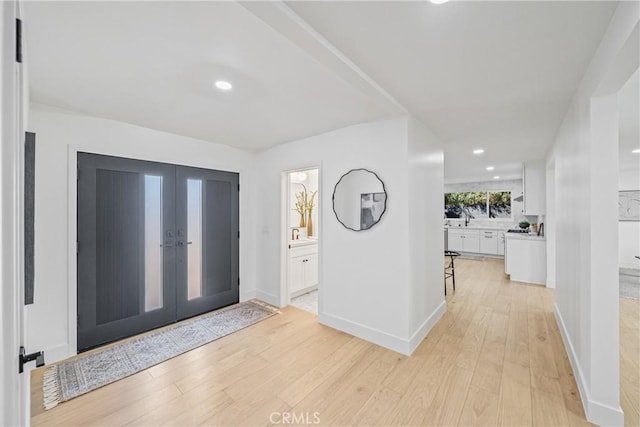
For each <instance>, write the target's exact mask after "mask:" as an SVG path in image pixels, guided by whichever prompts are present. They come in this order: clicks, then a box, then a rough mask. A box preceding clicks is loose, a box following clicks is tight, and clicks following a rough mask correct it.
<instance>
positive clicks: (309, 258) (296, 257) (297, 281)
mask: <svg viewBox="0 0 640 427" xmlns="http://www.w3.org/2000/svg"><path fill="white" fill-rule="evenodd" d="M317 287H318V240H317V239H313V238H307V239H299V240H292V241H291V242H290V243H289V296H290V297H291V298H295V297H297V296H298V295H302V294H305V293H307V292H310V291H312V290H314V289H316V288H317Z"/></svg>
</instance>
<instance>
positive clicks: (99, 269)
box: [78, 153, 239, 351]
mask: <svg viewBox="0 0 640 427" xmlns="http://www.w3.org/2000/svg"><path fill="white" fill-rule="evenodd" d="M78 177H79V179H78V350H79V351H83V350H87V349H90V348H92V347H95V346H97V345H101V344H104V343H107V342H110V341H114V340H117V339H120V338H123V337H127V336H131V335H135V334H137V333H140V332H143V331H147V330H149V329H153V328H156V327H159V326H163V325H166V324H168V323H171V322H175V321H177V320H181V319H184V318H187V317H190V316H194V315H197V314H201V313H205V312H207V311H211V310H214V309H216V308H220V307H224V306H227V305H230V304H234V303H237V302H238V301H239V280H238V277H239V260H238V255H239V253H238V248H239V245H238V238H239V235H238V226H239V218H238V199H239V197H238V181H239V177H238V174H235V173H230V172H221V171H210V170H205V169H197V168H188V167H182V166H175V165H169V164H163V163H154V162H145V161H139V160H131V159H123V158H118V157H109V156H100V155H94V154H85V153H78Z"/></svg>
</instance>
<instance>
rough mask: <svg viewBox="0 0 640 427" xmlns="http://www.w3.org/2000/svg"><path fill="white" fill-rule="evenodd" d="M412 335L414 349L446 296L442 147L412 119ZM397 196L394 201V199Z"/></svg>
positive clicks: (442, 309)
mask: <svg viewBox="0 0 640 427" xmlns="http://www.w3.org/2000/svg"><path fill="white" fill-rule="evenodd" d="M408 154H409V217H408V224H409V235H408V239H409V245H410V252H409V254H410V259H409V261H410V267H409V271H410V274H411V276H410V290H409V291H410V294H409V295H410V296H409V301H410V302H411V306H410V312H409V314H410V316H409V334H410V335H409V338H410V340H411V348H412V349H413V348H415V347H417V346H418V344H420V341H422V339H423V338H424V337H425V336H426V334H427V333H428V331H429V330H430V329H431V327H433V325H435V323H436V322H437V321H438V319H439V318H440V317H441V316H442V315H443V314H444V312H445V310H446V303H445V300H444V263H443V259H444V257H443V253H444V235H443V233H442V214H443V212H444V197H443V196H442V194H443V193H442V188H443V185H444V151H443V147H442V143H441V142H440V140H439V139H438V138H437V137H436V136H435V135H434V134H433V132H431V131H430V130H429V129H428V128H426V127H425V126H424V125H423V124H422V123H420V122H419V121H417V120H415V119H413V118H412V119H410V120H409V153H408ZM390 200H393V199H390Z"/></svg>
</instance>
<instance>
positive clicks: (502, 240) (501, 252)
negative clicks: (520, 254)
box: [498, 231, 505, 255]
mask: <svg viewBox="0 0 640 427" xmlns="http://www.w3.org/2000/svg"><path fill="white" fill-rule="evenodd" d="M504 233H505V232H504V231H499V232H498V255H504V243H505V235H504Z"/></svg>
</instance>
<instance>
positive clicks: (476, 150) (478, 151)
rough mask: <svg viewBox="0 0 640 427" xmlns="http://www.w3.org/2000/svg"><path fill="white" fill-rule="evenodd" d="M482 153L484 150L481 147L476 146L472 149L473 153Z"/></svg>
mask: <svg viewBox="0 0 640 427" xmlns="http://www.w3.org/2000/svg"><path fill="white" fill-rule="evenodd" d="M482 153H484V150H483V149H482V148H477V149H475V150H473V154H482Z"/></svg>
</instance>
